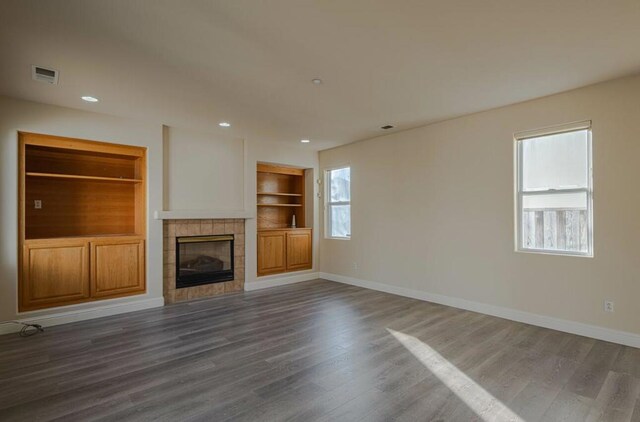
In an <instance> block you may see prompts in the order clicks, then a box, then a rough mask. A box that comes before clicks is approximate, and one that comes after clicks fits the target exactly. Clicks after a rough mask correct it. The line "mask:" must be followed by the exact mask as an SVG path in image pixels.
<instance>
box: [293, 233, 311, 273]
mask: <svg viewBox="0 0 640 422" xmlns="http://www.w3.org/2000/svg"><path fill="white" fill-rule="evenodd" d="M310 268H311V229H296V230H288V231H287V271H298V270H307V269H310Z"/></svg>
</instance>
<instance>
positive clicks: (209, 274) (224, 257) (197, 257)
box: [176, 234, 234, 289]
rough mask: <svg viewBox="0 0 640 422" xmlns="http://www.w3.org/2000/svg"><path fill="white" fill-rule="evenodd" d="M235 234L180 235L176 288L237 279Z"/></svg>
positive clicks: (178, 240)
mask: <svg viewBox="0 0 640 422" xmlns="http://www.w3.org/2000/svg"><path fill="white" fill-rule="evenodd" d="M233 240H234V236H233V235H232V234H225V235H214V236H186V237H178V238H176V288H178V289H180V288H184V287H191V286H199V285H202V284H211V283H222V282H224V281H230V280H233V269H234V265H233V250H234V248H233Z"/></svg>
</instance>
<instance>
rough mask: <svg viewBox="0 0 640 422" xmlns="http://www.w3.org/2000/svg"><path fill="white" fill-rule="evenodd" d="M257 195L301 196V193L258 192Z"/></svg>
mask: <svg viewBox="0 0 640 422" xmlns="http://www.w3.org/2000/svg"><path fill="white" fill-rule="evenodd" d="M258 195H269V196H302V194H301V193H284V192H258Z"/></svg>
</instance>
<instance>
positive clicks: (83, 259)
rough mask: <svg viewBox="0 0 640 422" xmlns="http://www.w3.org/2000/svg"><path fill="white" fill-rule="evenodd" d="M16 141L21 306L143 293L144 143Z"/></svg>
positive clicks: (24, 137) (26, 136)
mask: <svg viewBox="0 0 640 422" xmlns="http://www.w3.org/2000/svg"><path fill="white" fill-rule="evenodd" d="M19 142H20V149H19V151H20V153H19V169H20V170H19V171H20V174H19V180H20V183H19V195H20V200H19V216H20V219H19V243H20V245H19V251H20V259H21V262H22V265H21V268H20V277H19V289H18V290H19V295H20V300H19V308H20V310H21V311H26V310H33V309H40V308H46V307H53V306H61V305H68V304H72V303H79V302H85V301H91V300H99V299H106V298H112V297H118V296H124V295H130V294H139V293H143V292H144V291H145V288H146V287H145V258H144V257H145V232H146V218H145V216H146V205H145V204H146V197H145V196H146V184H145V173H146V149H145V148H140V147H132V146H125V145H116V144H109V143H103V142H93V141H85V140H79V139H71V138H61V137H55V136H48V135H39V134H32V133H20V134H19Z"/></svg>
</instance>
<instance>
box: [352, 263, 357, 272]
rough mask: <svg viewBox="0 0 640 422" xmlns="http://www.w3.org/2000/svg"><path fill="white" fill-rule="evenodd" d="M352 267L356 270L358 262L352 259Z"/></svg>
mask: <svg viewBox="0 0 640 422" xmlns="http://www.w3.org/2000/svg"><path fill="white" fill-rule="evenodd" d="M353 269H354V270H355V271H358V263H357V262H355V261H354V263H353Z"/></svg>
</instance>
